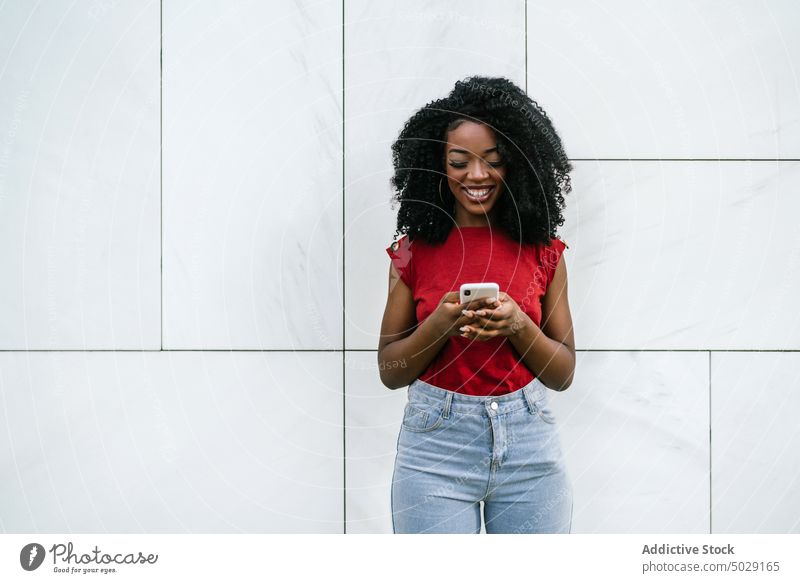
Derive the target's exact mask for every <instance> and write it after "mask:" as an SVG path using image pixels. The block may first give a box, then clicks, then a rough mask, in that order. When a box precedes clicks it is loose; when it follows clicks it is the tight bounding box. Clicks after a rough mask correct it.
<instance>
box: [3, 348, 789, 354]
mask: <svg viewBox="0 0 800 583" xmlns="http://www.w3.org/2000/svg"><path fill="white" fill-rule="evenodd" d="M4 352H9V353H11V352H20V353H25V352H377V349H376V348H30V349H24V348H0V354H1V353H4ZM575 352H636V353H639V352H665V353H670V352H708V353H709V354H711V353H714V352H743V353H750V352H753V353H761V352H763V353H769V354H784V353H785V354H794V353H797V352H800V350H769V349H764V350H742V349H738V348H736V349H734V348H731V349H729V350H725V349H714V350H709V349H708V348H675V349H660V348H649V349H637V348H630V349H628V348H590V349H585V348H577V349H576V350H575Z"/></svg>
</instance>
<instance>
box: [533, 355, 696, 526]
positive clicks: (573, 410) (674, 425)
mask: <svg viewBox="0 0 800 583" xmlns="http://www.w3.org/2000/svg"><path fill="white" fill-rule="evenodd" d="M708 393H709V386H708V353H704V352H693V351H687V352H601V351H598V352H581V353H579V355H578V363H577V368H576V373H575V380H574V382H573V384H572V385H571V386H570V388H569V389H567V391H565V392H563V393H556V392H549V393H548V395H549V400H550V405H551V407H552V409H553V411H554V413H555V415H556V419H557V421H558V423H559V424H560V428H561V431H562V448H563V451H564V457H565V459H566V464H567V469H568V471H569V473H570V476H571V479H572V481H573V484H574V490H575V491H574V503H575V507H574V510H573V521H572V532H574V533H601V532H602V533H643V532H647V533H698V534H700V533H707V532H708V527H709V517H708V514H709V472H708V467H709V463H708V462H709V453H708V448H709V437H708V427H709V424H708V419H709V416H708V411H709V409H708Z"/></svg>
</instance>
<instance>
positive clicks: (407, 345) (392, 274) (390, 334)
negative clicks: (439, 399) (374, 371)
mask: <svg viewBox="0 0 800 583" xmlns="http://www.w3.org/2000/svg"><path fill="white" fill-rule="evenodd" d="M486 305H487V304H486V301H485V300H475V301H472V302H467V303H465V304H460V303H459V293H458V292H457V291H449V292H447V293H446V294H444V296H443V297H442V299H441V300H440V301H439V305H438V306H436V309H435V310H434V311H433V312H432V313H431V314H430V315H429V316H428V317H427V318H425V320H423V321H422V323H419V324H418V323H417V315H416V309H415V306H414V296H413V294H412V293H411V290H410V289H408V286H407V285H406V284H405V283H404V282H403V280H402V279H400V276H399V274H398V273H397V270H396V269H395V267H394V265H392V264H391V263H390V264H389V297H388V298H387V300H386V309H385V310H384V312H383V322H382V323H381V337H380V341H379V343H378V369H379V370H380V376H381V382H382V383H383V384H384V385H386V386H387V387H389V388H390V389H399V388H401V387H405V386H407V385H409V384H411V383H412V382H413V381H414V380H415V379H417V378H418V377H419V376H420V375H421V374H422V373H423V372H425V370H426V369H427V368H428V365H429V364H430V363H431V362H432V361H433V359H434V358H436V355H437V354H439V352H440V351H441V350H442V348H443V347H444V345H445V344H446V343H447V341H448V339H449V338H450V337H451V336H457V335H458V334H459V331H458V328H459V327H460V326H462V325H464V324H466V323H467V322H468V321H469V319H468V318H466V317H465V316H464V315H463V314H462V313H461V311H462V309H470V308H472V309H477V308H480V307H485V306H486Z"/></svg>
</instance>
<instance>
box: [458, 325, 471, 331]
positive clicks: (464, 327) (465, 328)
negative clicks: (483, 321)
mask: <svg viewBox="0 0 800 583" xmlns="http://www.w3.org/2000/svg"><path fill="white" fill-rule="evenodd" d="M459 330H461V331H462V332H466V331H467V330H469V328H467V327H466V326H461V328H459Z"/></svg>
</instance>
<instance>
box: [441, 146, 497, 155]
mask: <svg viewBox="0 0 800 583" xmlns="http://www.w3.org/2000/svg"><path fill="white" fill-rule="evenodd" d="M495 150H497V146H495V147H494V148H489V149H488V150H484V151H483V153H484V154H488V153H489V152H494V151H495ZM450 152H457V153H459V154H469V153H470V152H467V151H466V150H459V149H458V148H450V149H449V150H448V153H450Z"/></svg>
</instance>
